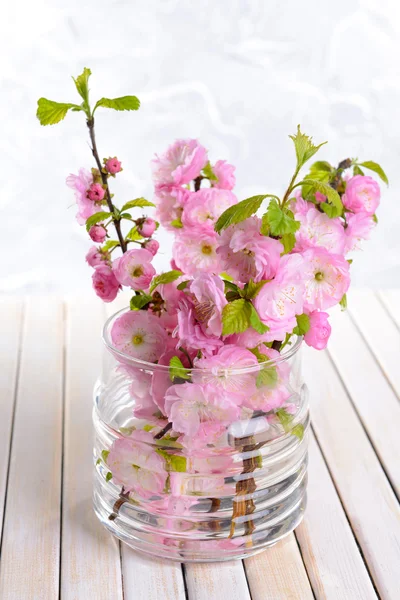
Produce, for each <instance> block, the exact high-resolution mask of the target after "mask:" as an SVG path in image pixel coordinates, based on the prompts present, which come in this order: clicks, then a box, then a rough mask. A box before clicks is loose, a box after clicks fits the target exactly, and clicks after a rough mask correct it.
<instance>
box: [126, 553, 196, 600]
mask: <svg viewBox="0 0 400 600" xmlns="http://www.w3.org/2000/svg"><path fill="white" fill-rule="evenodd" d="M122 572H123V577H124V600H138V599H142V598H143V600H144V599H146V600H185V598H186V595H185V586H184V583H183V574H182V567H181V565H180V563H173V562H170V561H166V560H161V559H158V558H152V557H150V556H146V555H145V554H140V553H139V552H135V551H134V550H132V549H131V548H129V547H128V546H125V545H124V544H122Z"/></svg>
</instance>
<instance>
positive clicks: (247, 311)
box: [222, 298, 252, 335]
mask: <svg viewBox="0 0 400 600" xmlns="http://www.w3.org/2000/svg"><path fill="white" fill-rule="evenodd" d="M251 306H252V305H251V304H250V302H247V300H245V299H244V298H240V299H239V300H234V301H233V302H230V303H229V304H227V305H226V306H224V308H223V309H222V335H230V334H232V333H243V331H246V329H247V328H248V327H249V325H250V316H251Z"/></svg>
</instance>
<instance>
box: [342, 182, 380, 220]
mask: <svg viewBox="0 0 400 600" xmlns="http://www.w3.org/2000/svg"><path fill="white" fill-rule="evenodd" d="M380 198H381V191H380V188H379V185H378V183H377V182H376V181H375V179H372V177H368V176H366V175H355V177H352V178H351V179H349V180H348V182H347V184H346V192H345V194H343V197H342V202H343V204H344V206H345V207H346V208H347V209H348V210H351V211H352V212H354V213H359V212H363V213H366V214H367V215H373V214H374V213H375V211H376V209H377V208H378V206H379V202H380Z"/></svg>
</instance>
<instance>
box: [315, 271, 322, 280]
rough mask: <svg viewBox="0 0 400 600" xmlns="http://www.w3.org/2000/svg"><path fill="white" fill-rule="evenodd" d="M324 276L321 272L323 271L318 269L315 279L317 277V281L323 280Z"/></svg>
mask: <svg viewBox="0 0 400 600" xmlns="http://www.w3.org/2000/svg"><path fill="white" fill-rule="evenodd" d="M323 278H324V274H323V273H321V271H318V273H315V279H316V280H317V281H322V280H323Z"/></svg>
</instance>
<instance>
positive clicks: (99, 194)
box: [87, 183, 106, 202]
mask: <svg viewBox="0 0 400 600" xmlns="http://www.w3.org/2000/svg"><path fill="white" fill-rule="evenodd" d="M105 193H106V192H105V190H104V188H103V186H102V185H100V183H92V184H91V186H90V187H89V189H88V191H87V197H88V198H89V200H92V201H93V202H101V201H102V200H103V198H104V196H105Z"/></svg>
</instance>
